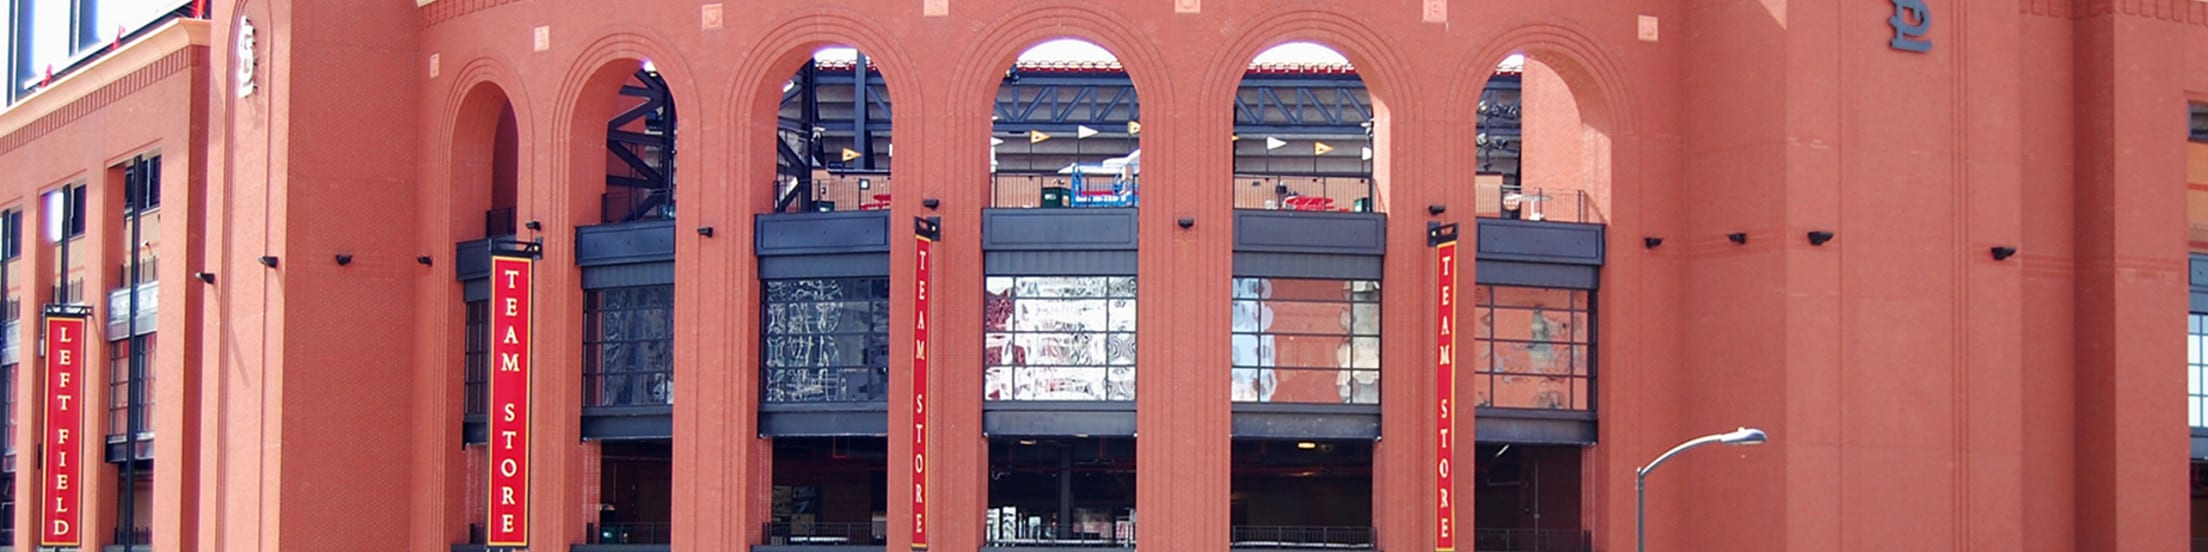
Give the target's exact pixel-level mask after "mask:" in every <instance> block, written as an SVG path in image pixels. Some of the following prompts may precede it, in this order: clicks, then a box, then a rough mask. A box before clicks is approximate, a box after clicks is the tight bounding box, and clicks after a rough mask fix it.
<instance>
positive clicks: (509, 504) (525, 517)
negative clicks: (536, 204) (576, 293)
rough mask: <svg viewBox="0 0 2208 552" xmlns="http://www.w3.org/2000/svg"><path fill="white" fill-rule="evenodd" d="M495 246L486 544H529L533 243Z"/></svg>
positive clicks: (534, 267)
mask: <svg viewBox="0 0 2208 552" xmlns="http://www.w3.org/2000/svg"><path fill="white" fill-rule="evenodd" d="M523 245H524V247H519V248H495V247H496V246H494V249H493V250H492V251H491V282H490V284H491V305H490V306H491V313H490V314H491V324H490V326H491V328H490V329H491V385H490V388H491V389H490V393H491V397H490V399H491V400H490V403H489V404H490V405H491V412H490V443H489V444H490V449H491V450H490V460H491V462H490V464H491V465H490V468H491V477H490V483H491V488H490V495H489V497H488V499H489V501H490V509H489V510H488V511H489V512H490V519H488V520H486V523H485V524H484V527H486V528H488V530H489V535H488V537H489V538H488V539H486V541H485V544H488V545H490V546H493V547H501V548H522V547H527V546H529V437H530V431H529V430H530V427H529V417H530V412H529V379H530V371H531V369H532V367H531V365H530V364H531V363H530V358H529V337H530V335H529V334H530V325H529V320H530V318H529V315H530V311H531V310H532V305H531V304H530V302H531V297H532V295H531V293H530V290H531V284H532V279H533V278H535V276H536V257H537V249H536V247H535V246H534V245H533V244H523Z"/></svg>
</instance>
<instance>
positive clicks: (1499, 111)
mask: <svg viewBox="0 0 2208 552" xmlns="http://www.w3.org/2000/svg"><path fill="white" fill-rule="evenodd" d="M1584 81H1585V72H1584V71H1583V70H1581V69H1579V68H1578V66H1577V64H1575V63H1573V62H1571V61H1570V60H1568V59H1563V58H1561V57H1560V56H1547V55H1543V54H1541V53H1540V52H1534V53H1530V54H1529V53H1518V54H1512V55H1510V56H1509V57H1506V58H1504V59H1503V61H1502V63H1500V64H1498V66H1497V67H1496V72H1495V76H1494V77H1493V78H1492V79H1490V81H1489V84H1488V86H1487V88H1486V89H1485V90H1484V91H1483V93H1482V95H1481V97H1480V102H1479V104H1478V108H1477V109H1478V113H1477V117H1478V123H1477V124H1478V127H1479V133H1478V134H1477V135H1475V137H1474V140H1473V142H1474V146H1475V147H1476V148H1477V152H1478V158H1479V171H1478V176H1477V177H1476V179H1475V180H1476V182H1477V185H1478V186H1479V189H1480V194H1479V196H1480V199H1479V201H1480V203H1479V205H1480V216H1484V217H1500V218H1508V219H1518V220H1530V221H1543V220H1546V221H1556V222H1583V223H1593V224H1601V223H1605V222H1608V220H1609V205H1610V185H1609V184H1610V153H1611V148H1610V136H1609V132H1608V130H1607V129H1604V128H1602V127H1601V126H1600V125H1599V124H1598V123H1599V122H1600V121H1599V120H1591V119H1590V117H1589V116H1588V115H1589V114H1588V113H1585V112H1583V109H1582V107H1583V106H1582V105H1581V101H1580V100H1581V98H1582V97H1583V95H1584V93H1585V91H1582V90H1578V89H1580V88H1586V87H1587V86H1586V85H1585V84H1583V83H1584Z"/></svg>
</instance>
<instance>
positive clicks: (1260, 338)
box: [1233, 278, 1380, 404]
mask: <svg viewBox="0 0 2208 552" xmlns="http://www.w3.org/2000/svg"><path fill="white" fill-rule="evenodd" d="M1233 336H1234V337H1233V339H1234V392H1233V397H1234V400H1235V401H1237V402H1294V403H1321V404H1380V282H1378V281H1373V280H1310V279H1290V278H1236V279H1234V329H1233Z"/></svg>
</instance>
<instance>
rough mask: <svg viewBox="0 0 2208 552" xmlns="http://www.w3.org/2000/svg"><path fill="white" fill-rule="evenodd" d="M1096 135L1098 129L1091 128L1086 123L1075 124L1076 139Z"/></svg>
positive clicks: (1074, 137) (1074, 133) (1074, 134)
mask: <svg viewBox="0 0 2208 552" xmlns="http://www.w3.org/2000/svg"><path fill="white" fill-rule="evenodd" d="M1095 135H1096V129H1093V128H1089V127H1087V126H1084V125H1074V127H1073V139H1075V140H1079V139H1082V138H1087V137H1090V136H1095Z"/></svg>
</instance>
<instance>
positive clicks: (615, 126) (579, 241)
mask: <svg viewBox="0 0 2208 552" xmlns="http://www.w3.org/2000/svg"><path fill="white" fill-rule="evenodd" d="M574 109H575V112H574V114H573V117H574V119H572V121H571V126H570V127H569V128H570V129H571V130H570V132H573V133H574V139H573V141H572V142H571V143H570V147H571V148H572V149H571V150H570V151H569V155H570V156H569V160H570V163H571V165H570V166H569V170H570V171H571V172H570V173H569V174H570V175H571V179H570V180H569V184H568V186H569V188H568V189H566V190H562V191H561V192H562V193H565V194H567V198H568V201H567V202H566V204H567V205H569V206H570V207H568V210H567V212H565V213H551V215H552V216H564V217H566V219H567V222H569V223H570V224H573V225H575V226H576V227H577V229H576V233H575V242H574V255H575V262H576V264H577V265H579V266H580V267H581V269H580V270H581V274H580V276H581V277H580V279H579V280H580V282H579V283H580V286H579V287H580V288H581V289H580V290H543V291H539V292H537V296H538V297H540V298H541V297H545V296H547V295H548V294H551V293H562V294H565V293H575V295H569V296H568V297H570V298H572V299H573V300H575V301H574V302H569V303H565V304H567V305H575V306H576V307H578V308H574V310H571V311H568V312H557V313H553V312H551V311H549V310H548V311H547V312H548V313H549V314H547V315H545V316H573V317H577V319H576V320H577V322H579V324H577V326H578V327H579V328H580V329H581V331H580V338H581V342H580V343H579V347H578V348H577V349H569V350H570V351H577V352H579V356H580V358H579V359H578V360H579V361H580V362H579V363H578V365H579V370H578V372H579V374H577V375H571V376H567V377H578V376H579V379H580V384H581V385H580V387H579V392H578V395H579V398H580V401H579V402H580V403H581V404H580V405H579V406H580V414H581V437H582V438H583V440H584V442H585V443H587V444H588V446H590V447H591V448H592V449H594V450H595V451H596V453H597V456H598V459H597V462H598V469H597V470H596V471H595V472H592V473H593V474H594V476H595V477H594V478H591V479H588V480H585V481H583V482H582V483H583V484H584V485H587V486H588V487H586V491H585V492H586V493H594V494H590V496H596V497H598V499H599V503H598V504H597V512H598V513H597V515H596V516H595V520H594V521H593V522H592V523H590V524H588V527H587V532H586V534H585V535H584V542H585V543H586V544H665V543H667V542H668V541H669V540H670V539H671V538H672V521H673V518H674V516H673V512H672V507H673V502H672V500H673V482H672V480H671V478H672V474H673V447H674V443H673V438H672V436H673V418H674V408H675V407H674V398H675V388H674V386H675V385H676V382H675V381H674V380H675V379H676V374H675V373H674V352H675V324H674V318H675V316H674V310H675V305H674V297H675V292H674V290H675V281H674V280H675V276H674V273H675V271H674V264H675V263H674V251H673V248H672V247H670V244H672V243H673V240H672V239H671V234H673V233H674V224H673V222H674V218H675V213H676V211H675V209H676V207H677V206H676V204H675V182H676V180H675V175H676V172H675V169H676V164H675V159H676V152H677V151H678V150H679V149H680V146H679V144H678V142H677V136H678V135H679V134H680V129H679V126H678V125H677V117H676V113H677V112H678V111H677V109H676V98H675V97H674V94H673V92H672V89H671V88H670V87H669V84H668V81H667V79H666V78H665V77H664V76H662V75H661V73H660V71H659V68H658V67H656V66H655V65H654V64H653V63H652V62H651V61H649V60H634V59H631V60H619V61H615V62H612V63H609V64H607V65H605V66H603V67H601V68H599V69H598V72H597V73H595V74H593V75H592V77H591V78H590V79H589V80H587V81H585V83H584V84H583V86H582V89H581V92H580V93H579V94H578V95H577V100H576V106H575V108H574ZM535 222H537V221H525V222H524V223H523V229H524V232H530V231H537V230H538V229H537V228H536V227H533V226H532V223H535ZM542 231H545V232H554V231H558V229H557V228H556V227H549V228H544V229H543V230H542ZM654 235H658V236H667V237H652V236H654ZM577 291H579V292H580V293H576V292H577ZM545 316H539V317H538V320H543V319H544V317H545ZM549 350H554V351H556V350H558V349H549Z"/></svg>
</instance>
